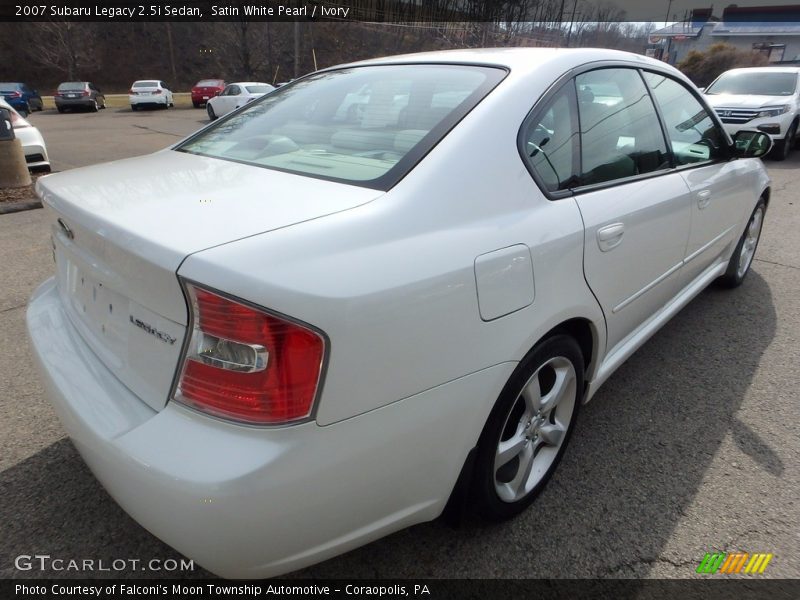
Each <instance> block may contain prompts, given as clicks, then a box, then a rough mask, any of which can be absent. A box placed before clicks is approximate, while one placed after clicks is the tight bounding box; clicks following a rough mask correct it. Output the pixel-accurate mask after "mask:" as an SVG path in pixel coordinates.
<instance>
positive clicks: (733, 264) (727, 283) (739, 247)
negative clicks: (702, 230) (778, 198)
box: [717, 198, 767, 288]
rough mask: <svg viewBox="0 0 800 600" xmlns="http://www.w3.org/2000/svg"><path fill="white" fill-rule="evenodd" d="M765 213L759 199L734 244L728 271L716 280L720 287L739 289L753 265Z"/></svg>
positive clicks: (764, 205) (765, 204) (764, 207)
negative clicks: (736, 242) (740, 235)
mask: <svg viewBox="0 0 800 600" xmlns="http://www.w3.org/2000/svg"><path fill="white" fill-rule="evenodd" d="M766 212H767V203H766V202H764V199H763V198H760V199H759V201H758V203H757V204H756V207H755V208H754V209H753V212H752V214H751V215H750V220H749V221H747V227H745V228H744V232H743V233H742V237H740V238H739V243H738V244H736V248H735V249H734V251H733V256H731V259H730V261H729V262H728V269H727V270H726V271H725V274H724V275H722V276H721V277H720V278H719V279H717V283H719V284H720V285H721V286H722V287H727V288H735V287H739V286H740V285H742V282H743V281H744V278H745V277H747V274H748V273H749V272H750V266H751V265H752V264H753V257H754V256H755V254H756V249H757V248H758V241H759V240H760V239H761V229H762V227H763V225H764V215H765V214H766Z"/></svg>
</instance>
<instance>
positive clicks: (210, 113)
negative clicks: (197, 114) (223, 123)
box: [206, 104, 217, 121]
mask: <svg viewBox="0 0 800 600" xmlns="http://www.w3.org/2000/svg"><path fill="white" fill-rule="evenodd" d="M206 112H207V113H208V120H209V121H213V120H214V119H216V118H217V115H216V113H215V112H214V107H213V106H211V105H210V104H206Z"/></svg>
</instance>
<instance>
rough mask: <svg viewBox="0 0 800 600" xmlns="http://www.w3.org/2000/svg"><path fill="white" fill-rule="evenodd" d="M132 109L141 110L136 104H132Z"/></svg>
mask: <svg viewBox="0 0 800 600" xmlns="http://www.w3.org/2000/svg"><path fill="white" fill-rule="evenodd" d="M131 110H132V111H133V112H136V111H137V110H139V108H138V107H137V106H136V105H135V104H131Z"/></svg>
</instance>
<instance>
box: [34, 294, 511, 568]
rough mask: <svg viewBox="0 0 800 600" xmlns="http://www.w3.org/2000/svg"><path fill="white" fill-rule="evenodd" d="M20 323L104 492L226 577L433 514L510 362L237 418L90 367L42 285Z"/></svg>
mask: <svg viewBox="0 0 800 600" xmlns="http://www.w3.org/2000/svg"><path fill="white" fill-rule="evenodd" d="M28 323H29V329H30V332H31V337H32V341H33V349H34V355H35V357H36V359H37V362H38V364H39V367H40V370H41V372H42V376H43V379H44V381H45V386H46V388H47V389H48V392H49V394H50V395H51V397H52V398H53V400H54V403H55V405H56V409H57V411H58V414H59V417H60V419H61V421H62V423H63V424H64V426H65V428H66V429H67V431H68V433H69V435H70V437H71V438H72V439H73V441H74V442H75V445H76V447H77V448H78V450H79V451H80V453H81V455H82V456H83V457H84V459H85V460H86V462H87V463H88V464H89V466H90V467H91V469H92V471H93V472H94V473H95V474H96V475H97V477H98V478H99V479H100V480H101V481H103V484H104V486H105V487H106V489H107V490H108V491H109V493H110V494H111V495H112V496H113V497H114V498H115V499H116V500H117V501H118V502H119V503H120V504H121V505H122V506H123V508H125V510H126V511H128V512H129V513H130V514H131V515H132V516H133V517H134V518H135V519H137V520H138V521H139V522H140V523H142V524H143V525H144V526H145V527H146V528H147V529H149V530H150V531H154V532H158V535H159V536H160V537H161V538H162V539H164V540H165V541H166V542H167V543H169V544H170V545H172V546H173V547H175V548H176V549H178V550H179V551H181V552H182V553H184V554H185V555H187V556H188V557H190V558H193V559H195V560H196V561H197V562H198V563H199V564H200V565H202V566H204V567H207V568H209V569H211V570H212V571H213V572H214V573H216V574H218V575H222V576H225V577H233V578H245V577H247V578H250V577H269V576H273V575H278V574H281V573H284V572H286V571H290V570H294V569H298V568H301V567H304V566H306V565H309V564H312V563H315V562H318V561H320V560H324V559H325V558H329V557H331V556H334V555H336V554H340V553H342V552H346V551H347V550H350V549H353V548H355V547H357V546H360V545H362V544H365V543H367V542H369V541H372V540H374V539H377V538H378V537H381V536H383V535H386V534H388V533H391V532H393V531H396V530H398V529H401V528H403V527H407V526H409V525H413V524H414V523H419V522H421V521H426V520H430V519H433V518H435V517H436V516H438V515H439V513H440V512H441V511H442V509H443V508H444V505H445V503H446V502H447V498H448V496H449V494H450V490H451V489H452V487H453V485H454V484H455V481H456V479H457V477H458V474H459V471H460V469H461V465H462V464H463V462H464V460H465V458H466V456H467V453H468V452H469V450H470V448H471V447H472V445H473V444H474V443H475V441H476V440H477V438H478V436H479V435H480V431H481V429H482V427H483V422H484V416H485V414H486V413H487V412H488V411H489V410H490V408H491V405H492V404H493V401H494V398H493V394H494V391H495V390H496V389H498V388H500V387H502V385H503V384H504V383H505V381H506V379H507V378H508V377H509V375H510V373H511V371H512V370H513V368H514V364H513V363H506V364H502V365H498V366H496V367H494V368H491V369H486V370H483V371H481V372H480V373H477V374H475V375H472V376H470V377H466V378H463V379H459V380H458V381H455V382H453V383H451V384H448V385H445V386H440V387H437V388H436V389H433V390H430V391H429V392H426V393H424V394H420V395H416V396H414V397H411V398H407V399H405V400H403V401H402V402H398V403H395V404H393V405H392V406H389V407H386V408H383V409H381V410H377V411H372V412H370V413H368V414H365V415H361V416H359V417H357V418H354V419H349V420H347V421H344V422H342V423H339V424H337V425H334V426H330V427H319V426H317V425H316V424H314V423H307V424H304V425H299V426H296V427H291V428H285V429H259V428H247V427H241V426H236V425H230V424H227V423H224V422H222V421H219V420H215V419H209V418H207V417H204V416H201V415H198V414H197V413H194V412H192V411H189V410H187V409H184V408H182V407H181V406H180V405H178V404H174V403H172V404H170V405H169V406H168V407H167V408H166V409H164V410H163V411H161V412H159V413H154V412H153V411H151V410H150V409H149V408H147V407H146V406H145V405H144V404H143V403H141V402H140V401H139V400H137V399H136V398H135V397H134V396H133V395H131V394H130V393H127V392H126V390H125V388H124V387H123V386H121V385H120V384H119V382H117V381H116V380H115V379H114V377H113V376H110V375H108V376H102V375H101V376H98V373H100V374H102V373H104V372H106V373H107V371H105V367H104V366H103V365H102V363H100V362H99V361H98V360H97V358H96V357H94V355H93V354H92V353H91V352H90V351H89V350H88V349H87V348H85V346H84V345H83V343H82V342H81V340H80V336H79V335H78V334H77V332H76V331H75V330H74V329H73V328H72V325H71V324H70V323H69V321H68V319H66V317H65V315H64V313H63V309H62V307H61V304H60V302H59V300H58V296H57V293H56V290H55V288H54V286H53V283H52V282H48V283H47V284H46V285H45V286H43V287H42V288H41V289H40V290H39V291H38V292H37V294H36V295H35V296H34V298H33V300H32V303H31V308H30V310H29V312H28ZM421 412H424V413H425V415H426V417H425V418H424V419H420V414H421ZM454 414H459V415H460V418H458V419H453V418H452V417H453V415H454ZM444 430H446V431H447V435H441V433H442V431H444ZM431 457H435V458H436V459H435V460H432V458H431ZM223 549H225V550H224V551H223Z"/></svg>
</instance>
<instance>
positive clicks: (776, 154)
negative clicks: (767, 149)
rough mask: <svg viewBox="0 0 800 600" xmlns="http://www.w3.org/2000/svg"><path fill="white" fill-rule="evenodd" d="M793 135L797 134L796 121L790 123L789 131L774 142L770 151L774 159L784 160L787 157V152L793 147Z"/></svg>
mask: <svg viewBox="0 0 800 600" xmlns="http://www.w3.org/2000/svg"><path fill="white" fill-rule="evenodd" d="M795 135H797V122H794V123H792V124H791V125H790V126H789V131H787V132H786V137H784V138H783V139H782V140H781V141H780V142H778V143H777V144H775V148H774V149H773V151H772V152H771V153H770V154H772V158H773V159H774V160H786V159H787V158H789V153H790V152H791V151H792V149H793V148H794V141H795V140H794V138H795Z"/></svg>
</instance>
